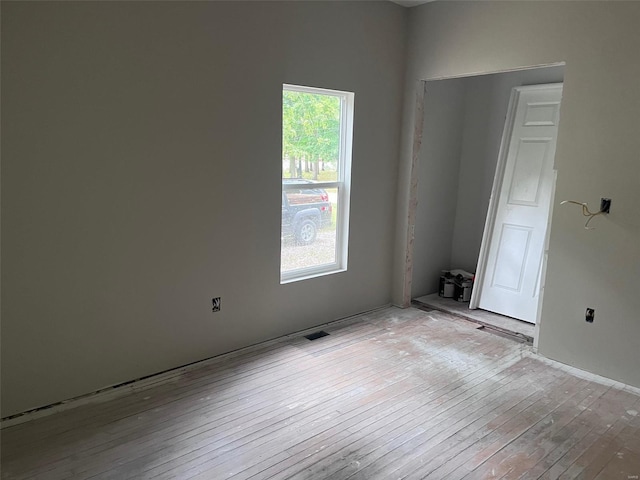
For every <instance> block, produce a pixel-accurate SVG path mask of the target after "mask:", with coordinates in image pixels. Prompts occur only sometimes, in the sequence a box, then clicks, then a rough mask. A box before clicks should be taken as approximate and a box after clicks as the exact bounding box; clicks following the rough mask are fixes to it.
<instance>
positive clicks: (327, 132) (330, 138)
mask: <svg viewBox="0 0 640 480" xmlns="http://www.w3.org/2000/svg"><path fill="white" fill-rule="evenodd" d="M340 116H341V99H340V97H337V96H334V95H322V94H315V93H307V92H298V91H291V90H284V91H283V92H282V177H283V178H306V179H309V180H315V181H320V182H335V181H337V180H338V171H339V168H338V161H339V158H340V121H341V119H340Z"/></svg>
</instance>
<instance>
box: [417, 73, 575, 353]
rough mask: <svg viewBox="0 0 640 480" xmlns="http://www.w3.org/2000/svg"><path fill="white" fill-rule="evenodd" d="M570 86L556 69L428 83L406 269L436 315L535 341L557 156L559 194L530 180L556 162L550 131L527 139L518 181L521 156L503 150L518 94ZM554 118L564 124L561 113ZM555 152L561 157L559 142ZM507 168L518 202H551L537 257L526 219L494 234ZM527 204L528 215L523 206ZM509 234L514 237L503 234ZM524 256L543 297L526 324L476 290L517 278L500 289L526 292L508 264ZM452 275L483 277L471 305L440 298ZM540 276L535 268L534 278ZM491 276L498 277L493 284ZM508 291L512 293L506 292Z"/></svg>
mask: <svg viewBox="0 0 640 480" xmlns="http://www.w3.org/2000/svg"><path fill="white" fill-rule="evenodd" d="M563 80H564V64H556V65H551V66H546V67H536V68H530V69H524V70H517V71H508V72H500V73H491V74H486V75H475V76H468V77H458V78H447V79H438V80H428V81H425V82H424V84H425V94H424V102H423V105H421V107H422V108H421V109H419V110H422V111H423V116H422V118H420V119H419V121H421V122H422V129H421V135H422V136H421V145H420V149H419V156H418V162H417V166H416V168H415V169H414V171H413V172H412V179H413V180H416V181H417V190H416V200H417V202H416V207H415V212H414V215H415V223H414V224H413V225H414V239H413V242H412V244H413V250H412V252H410V255H408V259H407V262H408V264H409V265H410V267H411V268H410V269H408V270H409V271H410V279H409V282H408V283H409V285H408V286H409V291H410V295H411V298H412V299H413V301H414V302H417V303H418V304H422V305H423V306H425V305H426V306H428V307H429V308H435V309H440V310H446V311H449V312H450V313H453V314H456V315H459V316H464V317H465V318H467V319H469V320H472V321H475V322H477V323H482V324H486V325H488V326H495V328H496V329H498V330H501V331H505V332H512V333H516V334H518V335H521V336H522V337H523V338H526V339H527V340H529V341H531V340H534V342H535V338H536V337H537V335H536V332H537V329H538V328H539V327H538V325H539V322H537V321H536V319H537V318H538V316H539V312H538V310H539V305H540V304H541V301H540V297H541V295H542V293H541V292H542V288H543V284H544V273H545V268H546V265H545V261H546V239H547V234H548V230H549V229H548V225H549V224H548V221H547V220H548V218H549V216H550V215H549V213H550V209H549V207H550V205H551V204H552V199H553V195H554V189H553V186H555V168H554V163H553V152H551V158H550V163H549V164H548V165H547V166H548V167H549V168H550V169H551V172H552V178H551V179H550V182H551V189H550V190H549V189H548V188H547V186H545V188H543V189H542V188H538V189H537V190H536V189H535V188H534V186H535V185H534V183H535V182H533V180H532V179H531V178H529V177H532V175H533V174H534V173H535V172H537V171H538V172H539V171H540V170H536V168H537V167H538V166H540V162H539V161H538V160H540V158H543V157H544V158H545V159H547V160H549V155H548V153H549V152H548V148H547V147H548V145H549V143H548V142H546V140H544V139H548V132H546V131H545V132H543V133H544V134H540V135H538V133H535V134H530V132H528V133H527V138H530V139H531V140H530V141H528V142H525V143H526V145H525V146H524V147H523V148H521V149H520V150H521V151H524V152H525V154H526V155H525V156H526V157H527V158H525V160H526V161H524V162H522V163H521V165H520V168H519V170H516V174H515V180H514V179H513V172H514V169H513V168H512V166H511V167H509V168H510V169H511V170H509V169H505V165H506V163H507V159H508V155H507V153H508V151H509V150H513V149H509V148H506V149H505V144H506V147H509V140H510V133H511V132H512V131H513V128H512V127H513V125H511V127H510V126H509V122H508V120H509V118H508V117H509V115H510V114H511V116H512V118H511V120H513V119H514V118H515V113H514V112H515V110H516V108H515V107H514V103H513V99H512V96H513V95H514V93H513V92H514V88H518V89H520V92H522V91H525V90H527V88H526V87H528V86H533V85H548V84H562V82H563ZM523 87H524V88H523ZM535 88H541V87H535ZM535 88H533V89H534V90H535ZM527 95H528V94H527ZM510 100H511V103H510ZM516 103H517V102H516ZM529 103H535V104H538V106H539V107H540V108H538V109H537V110H535V112H533V113H535V114H536V115H537V114H544V115H546V114H547V113H548V112H549V111H550V110H549V109H548V108H547V109H546V110H545V108H546V107H549V106H550V105H551V104H552V103H553V102H552V101H547V99H542V100H540V99H533V100H531V101H530V102H529ZM510 105H511V109H510ZM515 106H517V105H515ZM543 110H545V111H544V112H543ZM557 111H559V105H558V109H557ZM533 113H530V114H529V120H528V122H529V123H530V124H536V125H538V124H539V125H540V126H543V125H544V124H546V123H548V119H544V118H540V119H538V118H537V117H536V118H533V117H531V115H532V114H533ZM554 118H555V121H556V124H557V116H556V117H554ZM518 121H520V117H518ZM416 122H418V120H416ZM505 126H507V131H506V133H505ZM510 129H511V130H510ZM534 130H535V129H534ZM538 130H539V129H538ZM503 137H504V140H503ZM545 142H546V143H545ZM521 143H522V142H520V143H518V142H516V144H521ZM545 145H546V146H545ZM552 146H553V149H554V150H555V139H554V141H553V145H552ZM501 147H502V152H501ZM545 148H546V149H547V150H546V154H545ZM516 150H517V148H516ZM527 152H528V153H527ZM540 152H542V154H540ZM501 153H502V155H501ZM545 155H546V157H545ZM536 162H537V163H536ZM512 163H513V161H512ZM516 163H517V162H516ZM534 167H535V168H534ZM541 168H542V167H541ZM505 171H510V172H511V173H510V174H511V178H510V179H508V181H509V182H511V183H514V182H515V184H516V186H517V187H518V188H519V190H518V191H517V192H515V191H514V193H517V194H518V195H516V196H517V198H515V197H514V198H515V200H516V203H518V202H519V203H520V204H527V203H528V204H529V205H530V206H531V205H533V204H534V203H537V202H538V200H540V199H542V197H544V200H545V202H546V203H544V202H543V205H542V209H543V210H544V209H545V208H546V212H545V214H546V216H545V219H544V221H545V228H543V230H544V231H543V232H542V238H543V241H542V243H541V244H540V242H539V235H538V236H537V237H536V241H537V245H538V246H540V245H541V249H540V253H539V254H536V253H535V252H533V253H532V252H531V251H530V250H531V245H532V243H531V242H532V240H531V238H533V237H532V235H533V234H532V233H531V232H530V231H529V230H527V229H526V228H524V227H522V226H521V225H520V224H519V223H518V222H515V221H508V222H503V223H506V224H507V227H504V226H502V225H501V226H500V227H498V229H497V230H496V229H495V228H494V225H495V224H496V218H497V217H496V211H497V210H498V207H497V205H498V200H499V197H500V192H501V187H502V186H503V182H502V180H503V178H504V172H505ZM505 188H506V187H505ZM507 190H508V189H507ZM512 190H513V188H512ZM525 197H526V198H525ZM512 200H513V199H512ZM522 206H523V208H524V205H522ZM508 208H509V209H510V208H511V206H509V207H508ZM525 210H526V208H525ZM409 218H411V212H409ZM410 224H411V222H410ZM516 227H518V228H516ZM520 227H521V228H520ZM505 228H506V232H507V234H509V235H503V233H504V230H505ZM527 228H528V227H527ZM496 232H497V233H496ZM494 233H495V235H494ZM529 233H531V235H529ZM516 234H520V235H516ZM525 237H527V238H528V239H529V240H527V238H525ZM492 239H493V240H494V243H495V242H497V244H498V245H499V246H500V245H501V246H502V254H503V255H502V261H501V263H499V267H500V268H501V270H500V271H499V272H498V274H496V273H495V268H494V267H495V265H496V260H495V258H494V257H495V256H494V257H490V255H489V254H488V252H489V251H490V250H491V248H490V246H491V240H492ZM496 239H497V240H496ZM500 239H502V244H500ZM508 244H511V245H512V247H513V248H512V249H511V250H509V248H506V246H507V245H508ZM494 250H495V246H494ZM499 250H500V249H499ZM510 252H511V253H510ZM523 252H524V253H528V254H529V257H528V258H527V259H526V261H527V262H528V264H527V267H531V268H527V269H526V270H527V274H528V275H529V276H531V277H535V280H534V284H535V285H534V286H533V287H531V286H530V285H529V284H527V286H528V289H529V290H528V291H529V294H531V295H533V292H534V291H535V295H536V297H535V298H534V299H533V300H531V301H530V302H529V303H530V304H535V306H534V310H535V312H534V314H533V315H534V316H533V317H531V312H529V313H528V316H527V318H526V319H524V320H527V321H523V320H522V319H520V320H519V319H516V318H513V317H516V316H519V314H517V315H512V313H511V311H507V312H505V311H504V310H501V309H500V308H495V307H494V306H492V305H491V304H490V305H489V306H487V305H485V304H486V303H487V302H484V300H483V297H484V296H485V293H483V292H482V291H481V290H480V288H478V287H480V286H481V285H485V286H486V285H492V284H495V283H496V282H495V281H493V279H494V277H495V276H496V275H498V277H499V279H502V280H504V279H509V280H510V281H511V283H510V284H509V285H507V284H506V283H505V282H502V284H504V286H505V287H508V288H511V290H518V287H519V286H522V285H523V283H522V282H523V278H524V277H521V274H522V275H524V273H523V272H524V269H522V268H521V269H520V270H521V271H518V270H517V269H510V268H511V267H505V265H506V264H505V262H506V260H505V259H508V258H510V255H511V254H512V255H511V256H512V257H516V258H519V259H520V262H521V264H522V263H523V262H524V260H523V258H524V257H523V255H524V253H523ZM494 253H495V252H494ZM518 255H519V257H518ZM536 255H537V256H536ZM534 257H536V258H534ZM536 261H537V263H536ZM492 262H493V263H492ZM529 264H530V265H529ZM489 266H491V267H492V268H493V271H492V270H491V269H490V268H489ZM451 269H461V270H465V271H467V272H471V273H476V274H477V281H476V284H475V285H474V289H473V298H472V299H471V302H470V303H469V302H457V301H455V300H454V299H450V298H442V297H440V296H439V295H438V292H439V278H440V275H441V272H442V271H446V270H451ZM532 269H533V270H535V271H534V272H533V273H531V271H533V270H532ZM479 275H483V278H479V277H478V276H479ZM487 275H493V277H491V279H490V280H486V279H487ZM478 280H479V282H478ZM527 281H529V280H527ZM498 283H500V282H498ZM529 283H531V282H529ZM494 290H495V289H494ZM497 290H500V288H498V289H497ZM502 290H505V292H506V291H507V290H508V289H507V288H502ZM520 290H522V289H520ZM501 293H502V292H499V291H498V292H494V296H497V298H498V300H497V304H500V303H501V300H500V299H501V297H500V295H501ZM466 300H468V298H467V299H466ZM489 303H490V302H489ZM494 303H495V302H494ZM516 303H517V302H516ZM491 310H493V311H491ZM505 313H506V315H505ZM531 320H533V321H531Z"/></svg>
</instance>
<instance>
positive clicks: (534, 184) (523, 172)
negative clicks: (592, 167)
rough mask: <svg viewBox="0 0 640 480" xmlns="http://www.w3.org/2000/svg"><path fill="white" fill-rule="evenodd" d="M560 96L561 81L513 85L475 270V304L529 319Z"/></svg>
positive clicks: (540, 255)
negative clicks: (486, 220)
mask: <svg viewBox="0 0 640 480" xmlns="http://www.w3.org/2000/svg"><path fill="white" fill-rule="evenodd" d="M561 98H562V84H551V85H536V86H530V87H516V88H514V91H513V93H512V97H511V106H510V115H508V116H507V122H506V124H505V131H504V133H503V143H502V149H503V151H502V152H501V159H500V160H501V161H499V165H498V170H497V171H498V172H501V171H504V174H503V175H502V182H501V184H500V187H499V190H497V189H496V191H495V192H499V193H498V194H497V201H496V199H492V207H493V209H492V208H491V207H490V215H489V220H491V218H492V215H491V212H492V211H493V212H495V213H494V216H493V221H492V222H491V223H492V225H491V224H490V222H489V220H488V222H487V225H488V226H492V228H489V229H488V230H489V231H490V234H489V235H488V237H487V236H486V233H485V237H486V238H483V244H484V243H485V242H487V244H488V249H487V248H486V247H485V246H484V245H483V250H484V255H485V257H484V262H483V258H481V260H480V264H481V265H482V267H483V268H479V271H478V273H479V275H481V278H480V283H479V285H478V287H479V290H480V291H479V295H480V298H479V302H478V306H479V307H480V308H482V309H484V310H489V311H492V312H496V313H501V314H503V315H507V316H509V317H514V318H518V319H520V320H524V321H526V322H530V323H535V322H536V315H537V311H538V303H539V302H538V300H539V293H540V282H541V277H542V271H543V254H544V249H545V243H546V233H547V225H548V221H549V211H550V206H551V197H552V195H553V191H554V183H555V174H554V170H553V163H554V162H553V161H554V155H555V150H556V137H557V132H558V120H559V116H560V100H561ZM514 107H515V108H514ZM505 149H506V152H505ZM496 179H497V180H498V182H499V180H500V178H499V174H497V175H496ZM498 182H496V186H497V183H498ZM495 192H494V196H495V195H496V193H495ZM482 255H483V253H481V257H482ZM481 270H483V271H482V272H481Z"/></svg>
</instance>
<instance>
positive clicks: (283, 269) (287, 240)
mask: <svg viewBox="0 0 640 480" xmlns="http://www.w3.org/2000/svg"><path fill="white" fill-rule="evenodd" d="M353 102H354V94H353V93H351V92H342V91H337V90H326V89H322V88H315V87H305V86H299V85H283V92H282V163H281V167H282V230H281V259H280V274H281V276H280V281H281V282H282V283H286V282H290V281H296V280H302V279H304V278H309V277H313V276H316V275H324V274H329V273H337V272H340V271H344V270H346V268H347V254H348V230H349V227H348V225H349V218H348V216H349V187H350V176H351V172H350V168H351V141H352V134H353ZM338 192H339V193H340V194H339V195H338ZM338 198H340V202H341V203H340V205H338Z"/></svg>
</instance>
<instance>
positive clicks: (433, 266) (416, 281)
mask: <svg viewBox="0 0 640 480" xmlns="http://www.w3.org/2000/svg"><path fill="white" fill-rule="evenodd" d="M464 82H465V80H443V81H435V82H429V83H428V84H427V88H426V93H425V102H424V103H425V105H424V112H425V113H424V124H423V134H422V148H421V150H420V160H419V168H418V173H419V177H418V207H417V210H416V229H415V242H414V244H415V246H414V255H413V275H412V282H411V294H412V297H416V296H420V295H424V294H426V293H432V292H435V291H436V290H437V288H438V274H439V273H440V271H441V270H444V269H448V268H450V261H451V239H452V238H453V229H454V222H455V218H456V200H457V195H456V193H457V190H458V188H457V186H458V178H459V176H460V151H461V145H462V134H463V124H464V99H465V95H464V91H465V86H464Z"/></svg>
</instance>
